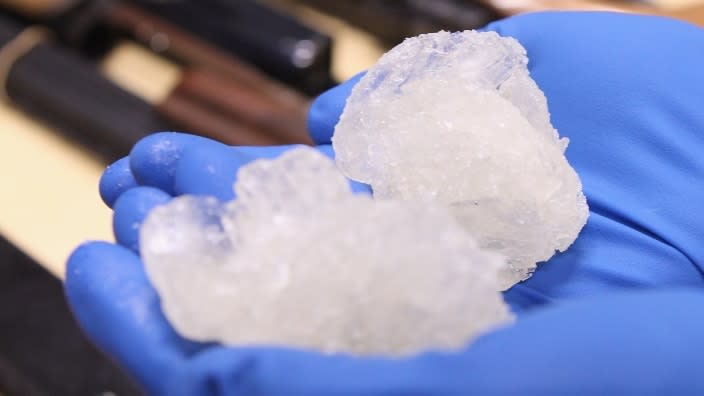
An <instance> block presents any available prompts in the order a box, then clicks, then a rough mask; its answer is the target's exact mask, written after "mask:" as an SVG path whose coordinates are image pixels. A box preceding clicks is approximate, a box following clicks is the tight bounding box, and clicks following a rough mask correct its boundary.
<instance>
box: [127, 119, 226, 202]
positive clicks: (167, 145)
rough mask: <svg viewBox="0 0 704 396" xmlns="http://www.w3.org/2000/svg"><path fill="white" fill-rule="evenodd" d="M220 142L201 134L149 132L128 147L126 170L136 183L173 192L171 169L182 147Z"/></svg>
mask: <svg viewBox="0 0 704 396" xmlns="http://www.w3.org/2000/svg"><path fill="white" fill-rule="evenodd" d="M217 145H222V143H219V142H216V141H215V140H211V139H207V138H204V137H201V136H195V135H189V134H185V133H177V132H161V133H155V134H152V135H149V136H147V137H145V138H143V139H142V140H140V141H139V142H137V144H136V145H135V146H134V147H133V148H132V151H131V152H130V156H129V158H130V169H131V170H132V173H133V175H134V178H135V179H136V180H137V181H138V182H139V184H140V185H143V186H149V187H155V188H158V189H160V190H162V191H165V192H167V193H169V194H174V193H175V191H174V180H173V176H174V172H175V171H176V166H177V165H178V160H179V159H180V158H181V156H182V155H183V151H184V150H185V149H186V148H190V147H196V146H217Z"/></svg>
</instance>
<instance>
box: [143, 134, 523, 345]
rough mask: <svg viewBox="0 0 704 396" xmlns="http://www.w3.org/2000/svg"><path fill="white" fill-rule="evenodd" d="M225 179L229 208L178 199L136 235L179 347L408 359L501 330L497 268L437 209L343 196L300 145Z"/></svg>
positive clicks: (497, 262)
mask: <svg viewBox="0 0 704 396" xmlns="http://www.w3.org/2000/svg"><path fill="white" fill-rule="evenodd" d="M237 180H238V181H237V183H236V185H235V192H236V196H237V199H236V200H234V201H231V202H229V203H224V204H223V203H220V202H218V201H217V200H216V199H214V198H205V197H193V196H182V197H178V198H175V199H174V200H172V201H171V202H170V203H169V204H167V205H165V206H162V207H158V208H156V209H154V210H153V211H152V213H151V214H150V215H149V216H148V218H147V219H146V221H145V222H144V224H143V225H142V228H141V234H140V250H141V254H142V258H143V260H144V263H145V268H146V271H147V274H148V276H149V278H150V279H151V281H152V283H153V285H154V287H155V288H156V290H157V291H158V292H159V294H160V297H161V303H162V308H163V310H164V312H165V314H166V316H167V317H168V319H169V320H170V322H171V323H172V324H173V326H174V327H175V328H176V329H177V330H178V331H179V332H180V333H182V334H183V335H185V336H186V337H188V338H191V339H195V340H200V341H220V342H223V343H225V344H232V345H261V344H267V345H286V346H294V347H303V348H313V349H318V350H322V351H325V352H348V353H354V354H387V355H407V354H412V353H416V352H418V351H421V350H425V349H429V348H458V347H461V346H463V345H466V343H467V342H468V341H469V340H471V339H472V338H474V337H476V336H477V335H478V334H480V333H481V332H484V331H487V330H488V329H490V328H492V327H494V326H497V325H500V324H502V323H505V322H506V321H507V320H509V319H510V314H509V311H508V309H507V306H506V304H505V303H504V302H503V298H502V296H501V294H500V293H499V292H498V291H497V288H498V270H499V268H501V267H502V266H503V265H505V263H504V259H503V257H502V256H500V255H498V254H496V253H490V252H486V251H484V250H482V249H480V248H479V247H478V245H477V243H476V242H475V241H474V240H473V239H472V237H470V236H469V235H468V234H467V233H466V231H465V230H464V229H463V228H462V227H461V226H460V225H459V224H458V223H457V222H456V221H455V219H454V218H453V217H452V215H451V214H450V213H449V211H447V210H446V209H445V208H442V207H437V208H432V207H426V206H424V205H421V204H417V203H412V202H400V201H375V200H373V199H372V198H371V197H370V196H367V195H355V194H353V193H352V192H351V191H350V189H349V185H348V181H347V179H346V178H345V177H344V176H343V175H342V174H341V173H340V172H339V170H337V168H336V167H335V164H334V163H333V161H332V160H330V159H328V158H327V157H324V156H323V155H322V154H320V153H319V152H317V151H315V150H314V149H312V148H303V147H302V148H297V149H294V150H292V151H289V152H287V153H285V154H283V155H282V156H280V157H279V158H277V159H275V160H258V161H255V162H253V163H251V164H249V165H247V166H244V167H243V168H241V170H240V172H239V173H238V177H237Z"/></svg>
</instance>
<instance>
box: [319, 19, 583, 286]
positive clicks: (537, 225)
mask: <svg viewBox="0 0 704 396" xmlns="http://www.w3.org/2000/svg"><path fill="white" fill-rule="evenodd" d="M527 63H528V59H527V57H526V52H525V49H524V48H523V47H522V46H521V45H520V44H519V43H518V42H517V41H516V40H515V39H513V38H507V37H506V38H505V37H500V36H499V35H497V34H496V33H493V32H489V33H480V32H476V31H465V32H458V33H448V32H439V33H433V34H424V35H420V36H418V37H414V38H410V39H407V40H406V41H404V42H403V43H402V44H400V45H398V46H397V47H395V48H393V49H392V50H391V51H389V52H388V53H386V54H385V55H384V56H383V57H382V58H381V59H380V60H379V61H378V63H377V64H376V65H375V66H374V67H372V68H371V69H370V70H369V71H368V73H367V74H366V75H365V76H364V77H363V78H362V79H361V81H360V82H359V83H358V84H357V85H356V86H355V87H354V89H353V91H352V94H351V95H350V97H349V98H348V100H347V104H346V107H345V109H344V112H343V114H342V117H341V118H340V122H339V123H338V124H337V126H336V128H335V134H334V136H333V147H334V149H335V152H336V161H337V164H338V166H339V167H340V169H341V170H342V171H343V173H345V174H346V175H347V176H348V177H350V178H352V179H354V180H358V181H361V182H364V183H367V184H370V185H371V186H372V189H373V190H374V196H375V197H377V198H394V199H401V200H432V201H435V202H438V203H440V204H443V205H446V206H449V207H451V209H452V211H453V213H454V215H455V216H456V218H457V219H458V220H459V221H460V222H461V223H462V224H463V226H464V227H465V228H466V229H467V230H468V231H469V232H470V234H471V235H473V236H474V237H475V238H477V240H478V241H479V243H480V246H481V247H484V248H489V249H493V250H496V251H498V252H500V253H502V254H504V255H505V256H506V257H507V258H508V261H507V265H506V266H505V268H504V269H503V271H502V275H501V278H502V281H501V288H508V287H510V286H511V285H513V284H515V283H516V282H518V281H521V280H523V279H526V278H527V277H529V276H530V275H531V273H532V272H533V270H534V269H535V267H536V263H537V262H540V261H544V260H547V259H549V258H550V257H551V256H552V255H553V254H554V253H555V251H556V250H559V251H564V250H565V249H567V248H568V247H569V246H570V245H571V244H572V242H573V241H574V240H575V238H576V237H577V235H578V234H579V231H580V230H581V229H582V227H583V226H584V224H585V222H586V219H587V216H588V208H587V204H586V200H585V197H584V195H583V194H582V187H581V183H580V180H579V178H578V176H577V174H576V173H575V171H574V170H573V169H572V167H571V166H570V165H569V164H568V162H567V160H566V159H565V156H564V151H565V148H566V147H567V139H566V138H562V139H561V138H560V137H559V136H558V134H557V131H556V130H555V129H554V128H553V127H552V125H551V124H550V115H549V113H548V108H547V102H546V99H545V96H544V95H543V93H542V91H541V90H540V89H539V88H538V86H537V85H536V83H535V82H534V81H533V79H531V77H530V75H529V73H528V69H527Z"/></svg>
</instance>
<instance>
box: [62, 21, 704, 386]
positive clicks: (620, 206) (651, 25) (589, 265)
mask: <svg viewBox="0 0 704 396" xmlns="http://www.w3.org/2000/svg"><path fill="white" fill-rule="evenodd" d="M488 29H491V30H496V31H497V32H499V33H500V34H502V35H508V36H513V37H516V38H517V39H518V40H519V41H520V42H521V43H522V44H523V45H524V46H525V47H526V49H527V51H528V55H529V58H530V64H529V66H530V69H531V74H532V76H533V77H534V78H535V79H536V81H537V82H538V84H539V86H540V87H541V88H542V89H543V90H544V91H545V94H546V96H547V98H548V103H549V106H550V110H551V112H552V121H553V124H554V125H555V127H556V128H557V129H558V130H559V131H560V133H561V135H564V136H568V137H569V138H570V141H571V143H570V147H569V148H568V150H567V156H568V159H569V161H570V163H571V164H572V165H573V166H574V167H575V168H576V169H577V171H578V172H579V174H580V176H581V179H582V182H583V185H584V189H585V193H586V196H587V199H588V202H589V205H590V208H591V215H590V219H589V221H588V223H587V225H586V227H585V228H584V230H583V231H582V233H581V235H580V237H579V238H578V240H577V242H576V243H575V244H574V245H573V246H572V247H571V248H570V250H568V251H567V252H566V253H564V254H560V255H558V256H556V257H554V258H553V259H552V260H550V261H549V262H548V263H545V264H542V265H541V266H539V267H538V270H537V272H536V273H535V275H534V276H533V277H532V278H530V279H529V280H527V281H525V282H523V283H521V284H519V285H516V286H514V287H513V288H512V289H511V290H509V291H508V292H506V294H505V296H506V299H507V301H508V302H509V303H510V304H511V306H512V308H513V309H514V311H516V313H517V314H518V315H519V316H518V321H517V322H516V323H515V324H514V325H512V326H510V327H507V328H504V329H500V330H497V331H494V332H492V333H490V334H487V335H485V336H483V337H481V338H480V339H479V340H478V341H477V342H476V343H474V344H472V345H471V346H469V347H468V348H466V349H465V350H462V351H459V352H455V353H425V354H422V355H420V356H417V357H411V358H407V359H384V358H353V357H348V356H343V355H336V356H324V355H320V354H317V353H313V352H308V351H299V350H291V349H285V348H261V347H256V348H255V347H246V348H244V347H243V348H229V347H222V346H219V345H213V344H198V343H193V342H189V341H186V340H184V339H182V338H181V337H179V336H178V335H177V334H176V333H175V332H174V330H173V329H172V328H171V327H170V325H169V324H168V323H167V322H166V320H165V318H164V316H163V314H162V313H161V311H160V309H159V300H158V296H157V295H156V294H155V291H154V290H153V289H152V287H151V286H150V285H149V283H148V280H147V279H146V277H145V274H144V271H143V268H142V263H141V262H140V259H139V257H138V255H137V252H138V241H137V230H138V226H139V224H140V222H141V221H142V220H143V218H144V217H145V215H146V214H147V213H148V211H149V210H150V209H151V208H153V207H154V206H155V205H158V204H161V203H163V202H166V201H168V200H169V199H170V197H171V196H174V195H178V194H185V193H191V194H209V195H215V196H217V197H219V198H221V199H230V198H232V192H231V186H232V182H233V180H234V175H235V171H236V170H237V168H238V167H240V166H241V165H242V164H243V163H245V162H247V161H249V160H251V159H253V158H258V157H271V156H275V155H277V154H278V153H279V152H281V151H282V150H285V149H286V148H285V147H284V148H232V147H226V146H223V145H221V144H219V143H215V142H212V141H209V140H206V139H202V138H198V137H194V136H188V135H182V134H170V133H167V134H157V135H153V136H151V137H148V138H146V139H145V140H143V141H142V142H141V143H139V144H138V145H137V146H136V147H135V148H134V150H133V151H132V153H131V154H130V157H129V158H126V159H123V160H121V161H118V162H117V163H116V164H114V165H113V166H111V167H110V168H109V169H108V170H107V171H106V173H105V175H104V177H103V179H102V181H101V193H102V195H103V198H104V200H105V201H106V202H107V203H108V204H109V205H111V206H112V207H113V209H114V211H115V217H114V229H115V235H116V238H117V241H118V242H119V245H112V244H108V243H101V242H95V243H89V244H85V245H83V246H81V247H80V248H78V249H77V250H76V251H75V252H74V254H73V255H72V256H71V258H70V260H69V263H68V269H67V278H66V292H67V296H68V299H69V301H70V303H71V305H72V307H73V310H74V312H75V314H76V316H77V318H78V320H79V322H80V323H81V325H82V326H83V328H84V329H85V331H86V332H87V333H88V334H89V336H90V337H91V338H92V339H93V340H94V341H95V342H96V343H97V344H98V345H99V346H100V347H101V348H102V349H103V350H105V351H106V352H107V353H108V354H110V355H112V356H114V357H115V358H116V359H117V360H118V361H119V362H120V363H121V364H122V366H123V367H125V368H126V369H127V370H128V372H129V373H131V374H132V375H133V376H134V377H135V378H136V379H137V381H138V382H139V383H141V384H142V385H143V386H144V387H145V389H146V390H148V391H149V392H150V393H152V394H163V395H180V394H183V395H215V394H224V395H259V394H266V395H355V396H356V395H360V396H361V395H365V396H366V395H467V394H479V395H565V394H570V395H662V394H676V395H684V394H692V395H695V394H696V395H700V394H704V376H702V375H701V373H700V372H701V367H703V366H704V354H702V353H701V351H704V337H701V334H703V333H704V290H703V289H702V285H703V284H704V282H703V280H704V277H703V272H702V270H703V266H704V243H702V241H704V203H703V202H704V185H703V184H702V180H704V179H703V177H704V156H702V155H700V152H701V151H702V149H704V132H703V131H704V111H701V107H702V103H704V73H702V72H701V70H704V51H702V48H703V47H704V31H702V30H700V29H698V28H695V27H693V26H690V25H686V24H683V23H679V22H675V21H672V20H666V19H660V18H654V17H638V16H629V15H620V14H606V13H541V14H530V15H524V16H519V17H514V18H510V19H507V20H503V21H500V22H497V23H495V24H492V25H490V26H489V27H488ZM353 84H354V80H353V81H351V82H348V83H345V84H343V85H341V86H340V87H338V88H335V89H333V90H331V91H329V92H328V93H326V94H324V95H323V96H321V97H320V98H319V99H317V100H316V102H315V103H314V105H313V107H312V110H311V113H310V130H311V134H312V136H313V137H314V139H315V140H316V141H317V142H318V143H320V144H323V146H321V147H320V149H321V150H324V151H326V152H328V153H330V148H329V146H326V145H325V144H326V143H329V139H330V136H331V134H332V129H333V126H334V124H335V123H336V121H337V118H338V117H339V114H340V112H341V110H342V107H343V105H344V99H345V98H346V96H347V95H348V94H349V91H350V89H351V87H352V85H353ZM356 188H357V189H359V190H364V188H363V187H361V186H359V185H356Z"/></svg>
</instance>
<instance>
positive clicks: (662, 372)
mask: <svg viewBox="0 0 704 396" xmlns="http://www.w3.org/2000/svg"><path fill="white" fill-rule="evenodd" d="M702 307H704V294H702V293H701V291H693V290H667V291H665V290H661V291H647V292H639V293H630V294H620V295H611V296H605V297H600V298H595V299H589V300H583V301H574V302H570V303H562V304H560V305H555V306H551V307H550V308H546V309H544V310H541V311H538V312H534V313H533V314H530V315H526V316H524V317H522V318H520V320H519V321H518V322H517V323H516V324H514V325H513V326H510V327H506V328H503V329H500V330H497V331H495V332H492V333H489V334H487V335H485V336H483V337H481V338H480V339H479V340H477V342H476V343H474V344H473V345H472V346H470V347H469V348H468V349H466V350H465V351H463V352H461V353H456V354H455V353H453V354H450V353H426V354H422V355H420V356H417V357H413V358H407V359H382V358H352V357H348V356H341V355H336V356H324V355H320V354H315V353H310V352H303V351H293V350H284V349H276V348H229V349H225V348H217V349H211V350H207V351H203V352H202V353H201V354H199V355H197V356H194V357H192V358H191V359H189V362H188V369H187V370H186V373H187V374H186V375H185V376H182V377H180V378H178V381H177V382H175V383H173V384H172V388H170V389H169V392H170V393H169V394H174V395H176V394H183V395H186V394H208V393H212V392H213V389H217V390H218V391H220V392H222V394H233V395H235V394H236V395H254V394H266V395H273V396H275V395H309V396H315V395H326V396H337V395H339V396H342V395H345V396H357V395H359V396H362V395H363V396H382V395H383V396H387V395H391V394H393V395H429V394H432V395H443V396H449V395H458V396H459V395H468V394H478V395H487V396H492V395H497V396H498V395H526V396H532V395H536V396H538V395H540V396H550V395H567V394H569V395H585V396H586V395H603V394H612V395H616V394H617V395H624V396H628V395H639V396H643V395H644V396H648V395H653V396H654V395H662V394H677V395H699V394H702V392H704V377H703V376H701V373H700V371H701V369H700V368H701V366H702V364H704V355H702V354H701V350H702V348H704V339H702V337H701V333H702V331H704V321H703V320H702V319H701V318H702V317H703V316H702V315H704V309H703V308H702Z"/></svg>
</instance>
